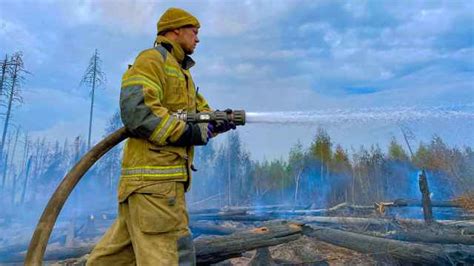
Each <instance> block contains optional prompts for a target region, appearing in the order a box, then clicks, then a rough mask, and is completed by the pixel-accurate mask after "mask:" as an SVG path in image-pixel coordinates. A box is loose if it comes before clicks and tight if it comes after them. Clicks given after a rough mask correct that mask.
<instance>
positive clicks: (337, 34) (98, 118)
mask: <svg viewBox="0 0 474 266" xmlns="http://www.w3.org/2000/svg"><path fill="white" fill-rule="evenodd" d="M169 7H180V8H184V9H186V10H188V11H190V12H191V13H192V14H194V15H195V16H196V17H197V18H198V19H199V20H200V22H201V29H200V33H199V37H200V43H199V45H198V47H197V49H196V51H195V54H193V58H194V59H195V61H196V62H197V64H196V66H194V67H193V68H192V69H191V72H192V74H193V77H194V80H195V83H196V84H197V86H199V88H200V92H201V93H202V94H203V95H204V96H205V97H206V98H207V100H208V101H209V103H210V104H211V106H212V107H213V108H215V109H225V108H233V109H245V110H247V111H252V112H289V111H302V112H304V111H309V112H314V111H324V112H326V113H331V112H332V110H362V111H363V110H367V109H371V108H381V109H384V108H388V109H387V110H396V109H397V108H424V109H430V108H439V107H441V108H445V107H446V108H456V109H466V108H467V109H469V110H468V111H469V112H471V114H472V109H473V108H472V107H473V106H474V75H473V72H474V1H459V0H451V1H435V0H430V1H382V0H380V1H375V0H374V1H359V0H351V1H332V0H331V1H297V0H295V1H289V0H287V1H283V0H276V1H229V0H227V1H141V0H137V1H124V0H116V1H112V0H107V1H105V0H102V1H100V0H98V1H91V0H83V1H50V0H40V1H32V0H28V1H21V0H15V1H13V0H0V55H2V58H3V56H4V54H12V53H14V52H16V51H22V52H23V54H24V61H25V67H26V69H27V70H28V71H29V72H31V75H27V76H26V81H25V82H24V84H23V85H22V95H23V99H24V100H23V104H21V105H16V106H15V109H14V117H13V123H14V124H15V125H16V126H20V127H21V128H22V129H23V130H24V131H28V132H29V134H30V136H33V137H46V138H48V139H51V140H55V139H59V140H63V139H64V138H65V137H68V138H69V139H72V138H75V137H76V136H78V135H81V136H83V137H87V130H88V119H89V108H90V98H89V91H88V89H87V88H86V87H83V86H82V87H81V86H79V83H80V80H81V78H82V76H83V74H84V72H85V70H86V68H87V64H88V62H89V60H90V57H91V56H92V54H93V53H94V50H95V49H98V51H99V54H100V56H101V59H102V61H103V66H102V69H103V70H104V72H105V73H106V75H107V83H106V85H105V86H104V87H103V88H100V89H99V91H98V92H97V94H96V97H95V98H96V100H97V101H96V104H95V109H94V126H93V140H94V142H97V141H99V140H100V139H101V138H102V137H103V135H104V128H105V126H106V124H107V121H108V120H109V119H110V118H111V117H112V115H113V114H114V112H116V111H117V110H118V102H119V90H120V81H121V76H122V74H123V72H124V71H125V70H126V68H127V65H128V64H132V63H133V61H134V58H135V57H136V55H137V54H138V53H139V52H140V51H142V50H144V49H147V48H150V47H152V45H153V42H154V39H155V35H156V22H157V20H158V18H159V17H160V16H161V14H162V13H163V12H164V11H165V10H166V9H167V8H169ZM0 112H4V111H1V110H0ZM388 120H390V119H388ZM390 121H391V120H390ZM407 126H409V127H410V128H411V129H412V130H413V131H414V134H415V135H416V138H417V139H416V141H425V142H427V141H429V140H430V138H431V137H432V136H433V135H434V134H437V135H439V136H441V137H442V138H443V139H445V140H446V141H447V142H448V144H451V145H455V146H466V145H467V146H473V145H474V136H473V134H472V132H473V130H474V122H473V119H472V116H471V118H464V119H459V118H456V119H455V118H452V119H451V118H444V119H432V120H424V121H419V122H410V123H409V124H407ZM318 127H324V128H325V129H326V130H327V131H328V133H329V134H330V135H331V137H332V139H333V141H334V142H335V143H340V144H341V145H343V147H344V148H346V149H348V150H350V149H357V148H358V147H359V146H360V145H365V146H370V145H372V144H376V143H378V144H380V145H381V146H386V144H387V143H388V141H390V139H391V138H392V137H395V138H397V139H398V140H400V141H401V140H402V137H401V133H400V130H399V125H398V124H396V123H392V122H387V121H376V122H361V121H360V122H357V121H356V122H354V123H339V124H338V123H333V124H328V125H325V124H324V123H321V124H317V123H313V124H306V125H302V124H297V125H292V124H279V125H266V124H249V125H246V126H244V127H242V128H239V129H238V130H239V133H240V134H241V136H242V139H243V141H244V146H245V147H246V148H247V150H248V151H249V152H250V153H251V154H252V157H253V158H254V159H258V160H261V159H275V158H286V157H287V155H288V151H289V150H290V148H291V147H292V146H293V145H295V144H296V143H297V142H301V143H302V144H303V145H304V146H306V147H307V146H308V145H309V144H310V143H311V141H312V139H313V137H314V135H315V133H316V132H317V129H318ZM219 138H220V140H219V139H217V140H213V141H215V142H217V143H219V141H222V139H223V137H219Z"/></svg>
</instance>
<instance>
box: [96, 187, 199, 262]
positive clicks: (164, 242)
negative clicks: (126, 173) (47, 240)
mask: <svg viewBox="0 0 474 266" xmlns="http://www.w3.org/2000/svg"><path fill="white" fill-rule="evenodd" d="M184 193H185V189H184V183H183V182H164V183H157V184H153V185H151V186H146V187H143V188H141V189H138V190H136V191H135V192H134V193H132V194H130V196H128V197H127V199H126V200H124V201H122V202H120V203H119V212H118V217H117V219H116V221H115V222H114V224H113V225H112V226H111V227H110V228H109V229H108V230H107V232H106V233H105V235H104V236H103V237H102V239H101V240H100V241H99V243H98V244H97V245H96V247H95V248H94V249H93V250H92V252H91V254H90V256H89V258H88V260H87V265H195V252H194V246H193V242H192V237H191V234H190V231H189V228H188V225H189V218H188V214H187V211H186V202H185V197H184Z"/></svg>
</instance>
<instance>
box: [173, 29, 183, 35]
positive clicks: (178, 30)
mask: <svg viewBox="0 0 474 266" xmlns="http://www.w3.org/2000/svg"><path fill="white" fill-rule="evenodd" d="M173 32H174V34H176V35H177V36H179V34H180V33H181V29H174V30H173Z"/></svg>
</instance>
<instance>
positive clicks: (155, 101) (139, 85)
mask: <svg viewBox="0 0 474 266" xmlns="http://www.w3.org/2000/svg"><path fill="white" fill-rule="evenodd" d="M163 68H164V61H163V57H162V56H161V54H160V53H159V52H158V51H156V50H155V49H149V50H146V51H144V52H142V53H141V54H139V55H138V57H137V58H136V60H135V62H134V64H133V66H132V67H131V68H130V69H128V70H127V72H125V74H124V75H123V78H122V86H121V92H120V114H121V117H122V121H123V123H124V125H125V126H126V127H127V129H128V130H129V131H130V132H131V133H132V134H133V135H134V136H136V137H139V138H145V139H148V140H149V141H151V142H153V143H154V144H156V145H166V144H168V143H169V142H173V141H176V140H177V139H178V138H179V137H180V136H181V135H182V134H183V132H184V129H185V123H184V121H180V120H179V119H177V118H176V117H174V116H172V115H170V113H169V111H168V109H167V108H165V107H164V106H163V105H162V101H163V95H164V92H163V88H164V87H165V85H166V84H165V82H166V79H165V74H164V70H163Z"/></svg>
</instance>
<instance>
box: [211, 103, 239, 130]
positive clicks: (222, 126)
mask: <svg viewBox="0 0 474 266" xmlns="http://www.w3.org/2000/svg"><path fill="white" fill-rule="evenodd" d="M217 111H219V110H217ZM224 112H226V113H227V114H231V113H232V110H231V109H225V110H224ZM235 128H236V126H235V124H234V122H231V121H227V120H224V121H216V122H215V123H214V125H213V131H212V133H214V134H219V133H224V132H227V131H229V130H231V129H235Z"/></svg>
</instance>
